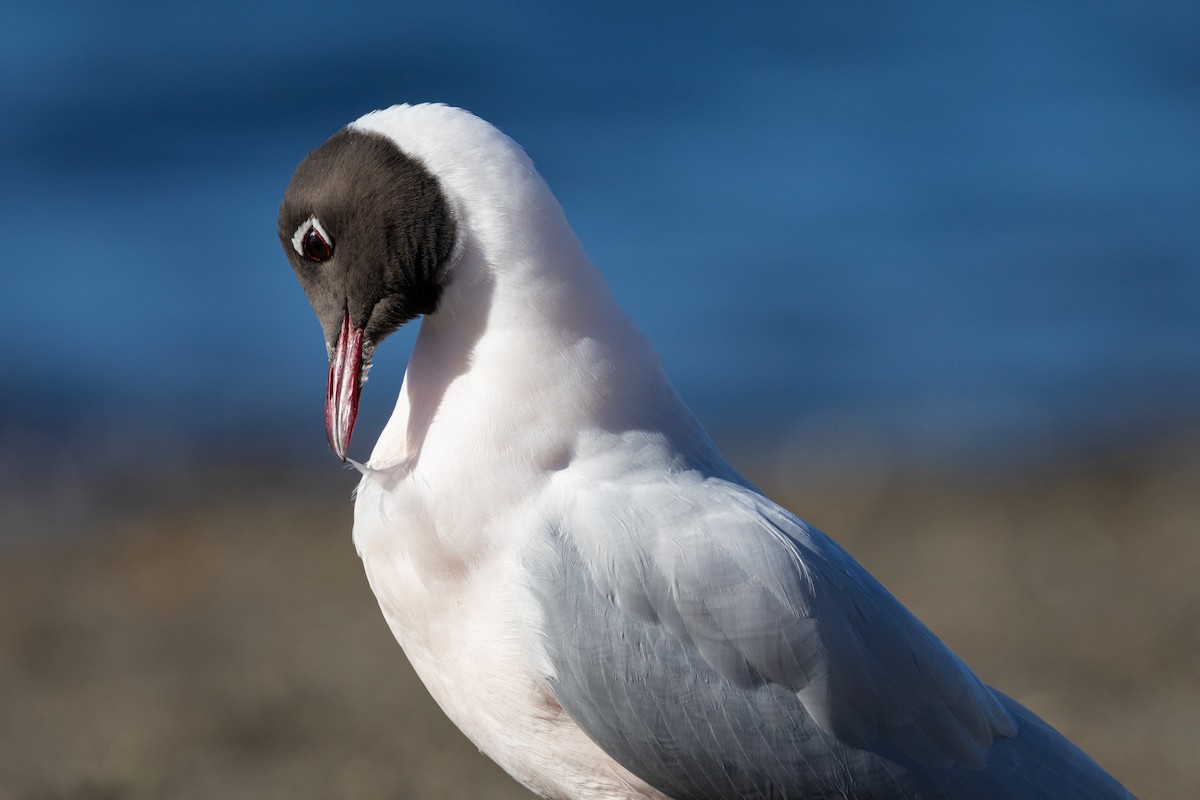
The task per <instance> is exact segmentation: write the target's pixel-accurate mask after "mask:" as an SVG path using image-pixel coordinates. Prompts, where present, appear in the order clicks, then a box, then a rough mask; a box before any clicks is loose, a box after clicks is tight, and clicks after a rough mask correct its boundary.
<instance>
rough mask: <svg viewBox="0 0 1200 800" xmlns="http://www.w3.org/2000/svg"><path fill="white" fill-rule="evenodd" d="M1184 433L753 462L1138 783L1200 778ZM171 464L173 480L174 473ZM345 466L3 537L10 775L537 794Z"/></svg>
mask: <svg viewBox="0 0 1200 800" xmlns="http://www.w3.org/2000/svg"><path fill="white" fill-rule="evenodd" d="M1198 463H1200V459H1197V458H1183V457H1179V456H1178V455H1176V456H1174V457H1162V456H1156V457H1149V456H1143V457H1130V458H1124V459H1116V460H1110V461H1108V462H1106V463H1104V464H1099V465H1096V464H1092V465H1078V466H1075V467H1072V468H1061V469H1049V468H1047V469H1042V470H1039V471H1035V472H1033V473H1029V472H1025V473H1023V474H1022V476H1021V477H1020V479H1015V478H1013V477H1011V476H1003V475H992V476H987V477H980V476H958V477H952V478H947V477H945V476H941V477H936V478H935V477H927V478H913V477H911V476H908V477H901V476H899V475H897V474H894V473H891V472H888V471H879V472H878V473H875V474H874V475H873V476H872V477H871V478H870V479H863V478H859V479H856V480H855V481H853V482H848V481H841V480H834V479H829V478H817V477H814V476H801V475H794V474H784V473H781V472H780V471H778V470H776V469H772V468H771V467H770V466H769V465H762V464H760V465H759V468H758V469H753V468H752V469H747V473H748V474H750V475H751V477H752V478H754V479H756V480H757V481H758V482H759V484H760V485H762V486H763V487H764V488H765V489H767V490H768V491H769V493H771V494H772V495H773V496H775V497H776V498H777V499H780V500H781V501H782V502H784V503H785V504H786V505H788V506H789V507H790V508H793V509H794V510H796V511H798V512H799V513H800V514H801V515H802V516H804V517H806V518H807V519H809V520H810V521H812V522H813V523H815V524H817V525H818V526H820V527H822V528H824V529H825V530H827V531H828V532H830V533H831V534H833V535H834V536H835V538H837V539H838V540H839V541H841V542H842V543H843V544H844V545H845V546H846V547H847V548H848V549H849V550H850V551H851V552H852V553H854V554H855V555H856V556H857V557H858V558H859V559H860V560H861V561H862V562H863V563H864V564H865V565H866V566H867V567H868V568H869V569H871V570H872V571H873V572H874V573H875V575H876V576H877V577H879V578H880V580H882V581H883V583H884V584H885V585H887V586H888V587H889V588H890V589H892V591H893V592H894V593H895V594H896V595H897V596H899V597H900V599H901V600H902V601H904V602H905V603H906V604H907V605H909V607H910V608H912V609H913V611H915V612H916V613H917V615H918V616H920V617H921V618H922V619H924V620H925V622H926V623H927V624H929V625H930V627H932V628H933V630H934V631H935V632H936V633H938V634H939V635H940V636H941V637H942V638H943V639H944V640H946V642H947V643H948V644H950V646H951V647H952V648H954V649H955V650H956V651H957V652H958V653H959V654H960V655H961V656H962V657H963V659H964V660H965V661H966V662H967V663H968V664H970V665H971V666H972V667H973V668H975V669H976V671H978V672H979V673H980V675H981V676H982V677H983V678H984V679H986V680H987V681H988V682H990V683H992V684H993V685H995V686H997V687H999V688H1001V689H1003V690H1004V691H1006V692H1008V693H1009V694H1011V695H1013V696H1014V697H1016V698H1017V699H1019V700H1020V701H1021V702H1023V703H1025V704H1027V705H1029V706H1030V707H1032V708H1033V709H1034V710H1036V711H1037V712H1038V713H1040V714H1041V715H1042V716H1044V717H1045V718H1046V719H1047V720H1049V721H1050V722H1051V723H1053V724H1054V725H1056V726H1057V727H1058V728H1059V729H1060V730H1062V731H1063V732H1064V733H1065V734H1066V735H1067V736H1069V737H1070V738H1072V739H1074V740H1075V741H1076V742H1078V743H1079V744H1080V745H1081V746H1082V747H1083V748H1084V749H1085V750H1087V751H1089V752H1090V753H1091V754H1092V755H1093V756H1094V757H1095V758H1096V759H1097V760H1098V761H1100V762H1101V763H1102V764H1104V765H1105V766H1106V767H1107V768H1108V769H1109V770H1110V771H1112V772H1113V773H1114V774H1115V775H1117V776H1118V777H1119V778H1120V779H1121V780H1122V781H1124V782H1125V783H1126V784H1127V785H1128V786H1129V787H1130V788H1131V789H1132V790H1133V791H1134V792H1135V793H1136V794H1138V796H1140V797H1142V798H1144V799H1146V798H1180V799H1182V798H1192V797H1200V756H1198V755H1197V753H1198V750H1197V742H1198V741H1200V677H1198V676H1200V577H1198V576H1200V535H1198V534H1200V488H1198V487H1200V469H1198V466H1197V465H1198ZM176 484H178V481H176ZM351 485H352V479H351V477H350V476H349V475H344V474H339V473H338V472H337V471H336V470H334V469H330V470H329V471H328V472H325V473H323V474H321V475H320V476H312V475H303V474H295V475H284V476H281V477H280V478H279V479H278V480H277V481H276V482H274V483H272V484H271V485H264V484H262V483H261V482H257V483H255V482H253V481H252V480H251V478H250V477H249V473H244V472H240V471H236V470H235V471H232V472H218V471H207V472H205V474H204V475H203V476H199V475H197V476H192V478H190V479H189V482H188V483H187V485H186V487H184V488H183V489H182V490H181V489H180V488H179V486H178V485H176V487H175V490H174V491H172V492H166V493H163V495H159V496H155V493H154V492H152V491H148V490H147V489H145V488H144V487H143V488H142V489H141V490H140V491H138V492H132V491H131V492H129V493H128V495H127V496H124V497H122V496H120V495H119V494H118V495H117V496H118V497H119V499H118V500H116V501H114V502H112V503H110V504H109V505H110V507H109V508H108V510H107V511H106V512H104V513H103V514H96V515H94V516H93V518H92V520H91V522H92V525H93V527H96V528H98V529H100V530H98V531H97V532H94V533H93V534H91V535H89V536H87V537H84V538H82V539H75V540H71V541H69V542H59V543H57V544H56V545H54V546H52V547H47V546H44V545H43V546H33V545H31V544H30V543H29V542H28V541H21V540H20V537H17V540H16V541H12V538H13V537H7V538H8V539H9V541H7V543H6V544H4V545H2V546H0V797H2V798H15V799H16V800H52V799H56V798H72V799H79V800H84V799H86V800H124V799H125V798H131V799H132V798H137V799H139V800H140V799H141V798H181V799H182V800H190V799H191V798H221V799H222V800H235V799H239V798H247V800H248V799H249V798H255V800H270V799H271V798H289V800H296V799H297V798H356V799H358V800H371V799H372V798H391V799H396V798H431V799H432V798H438V799H439V800H453V799H454V798H464V800H465V798H484V797H487V798H505V797H509V798H518V797H529V796H530V795H528V794H527V793H526V792H524V791H523V790H522V789H520V787H518V786H517V785H516V784H514V783H513V782H512V781H511V780H509V779H508V778H507V777H506V776H505V775H503V774H502V773H501V772H500V771H499V770H498V769H497V768H496V767H494V766H493V765H492V764H491V763H490V762H489V761H488V760H487V759H485V758H484V757H483V756H481V755H480V754H479V753H477V752H476V751H475V750H474V748H473V747H472V746H471V745H470V743H469V742H467V741H466V740H465V739H464V738H463V737H462V736H461V735H460V734H459V733H458V732H457V731H456V730H455V729H454V728H453V727H452V726H451V725H450V724H449V723H448V722H447V721H446V720H445V719H444V718H443V716H442V715H441V713H440V712H439V710H438V709H437V708H436V706H435V705H434V704H433V703H432V701H431V700H430V699H429V698H428V696H427V695H426V694H425V692H424V690H423V689H422V687H421V686H420V685H419V683H418V682H417V680H416V679H415V677H414V676H413V674H412V672H411V670H410V669H409V667H408V665H407V662H406V661H405V659H404V656H403V654H402V653H401V651H400V649H399V648H398V647H397V646H396V645H395V643H394V642H393V640H392V638H391V636H390V634H389V632H388V630H387V628H386V626H385V625H384V623H383V621H382V619H381V618H380V616H379V613H378V610H377V608H376V607H375V603H374V600H373V598H372V596H371V594H370V592H369V590H368V588H367V585H366V581H365V579H364V578H363V576H362V574H361V570H360V566H359V563H358V559H357V557H356V556H355V553H354V549H353V547H352V545H351V542H350V534H349V528H350V519H351V507H350V502H349V491H350V487H351Z"/></svg>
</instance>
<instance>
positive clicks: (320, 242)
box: [292, 216, 333, 264]
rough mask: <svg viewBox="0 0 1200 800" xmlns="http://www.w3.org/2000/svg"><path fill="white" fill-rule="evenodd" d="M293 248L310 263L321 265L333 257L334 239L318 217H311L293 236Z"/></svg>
mask: <svg viewBox="0 0 1200 800" xmlns="http://www.w3.org/2000/svg"><path fill="white" fill-rule="evenodd" d="M292 248H293V249H294V250H295V251H296V252H297V253H298V254H299V255H301V256H303V257H304V258H306V259H308V260H309V261H313V262H316V263H318V264H320V263H321V262H322V261H328V260H329V259H330V257H332V256H333V237H332V236H330V235H329V234H328V233H327V232H326V231H325V228H323V227H322V226H321V221H320V220H318V219H317V218H316V216H311V217H309V218H308V219H306V220H305V221H304V222H302V223H301V224H300V227H298V228H296V232H295V233H294V234H292Z"/></svg>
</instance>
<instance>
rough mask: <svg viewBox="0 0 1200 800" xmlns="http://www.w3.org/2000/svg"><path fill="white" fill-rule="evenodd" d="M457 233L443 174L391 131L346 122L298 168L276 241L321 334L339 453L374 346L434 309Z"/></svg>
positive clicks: (330, 430)
mask: <svg viewBox="0 0 1200 800" xmlns="http://www.w3.org/2000/svg"><path fill="white" fill-rule="evenodd" d="M454 240H455V220H454V216H453V214H452V212H451V209H450V206H449V203H448V202H447V200H446V196H445V195H444V194H443V192H442V189H441V187H440V186H439V184H438V181H437V179H436V178H435V177H434V176H433V175H432V174H431V173H430V172H429V171H428V170H427V169H426V168H425V167H424V166H423V165H422V164H421V163H420V162H419V161H418V160H416V159H414V158H412V157H410V156H408V155H406V154H405V153H404V152H403V151H401V149H400V148H399V147H398V146H397V145H396V144H395V143H394V142H392V141H391V140H389V139H388V138H387V137H385V136H382V135H380V134H377V133H373V132H370V131H362V130H356V129H353V128H346V129H343V130H341V131H339V132H338V133H337V134H335V135H334V136H333V137H332V138H330V139H329V140H328V141H327V142H325V143H324V144H323V145H321V146H320V147H319V148H317V149H316V150H314V151H313V152H311V153H309V155H308V156H307V157H306V158H305V159H304V160H303V161H302V162H301V163H300V166H299V167H297V168H296V172H295V174H294V175H293V176H292V179H291V182H290V183H289V185H288V188H287V192H286V193H285V194H284V198H283V203H282V204H281V205H280V208H279V241H280V243H281V244H282V245H283V249H284V252H285V253H286V254H287V256H288V260H289V261H290V262H291V264H292V268H293V269H294V270H295V272H296V277H297V278H299V280H300V285H301V287H302V288H303V289H304V293H305V294H306V295H307V296H308V300H309V302H310V303H311V304H312V308H313V311H315V312H316V315H317V319H318V321H319V322H320V323H321V329H322V330H323V332H324V334H325V345H326V349H327V351H328V354H329V378H328V384H327V389H326V396H325V431H326V434H327V436H328V438H329V446H330V448H332V450H333V452H334V453H335V454H336V455H337V457H338V458H340V459H342V460H343V461H344V460H345V458H346V452H347V450H348V448H349V446H350V437H351V434H352V433H353V430H354V421H355V419H356V417H357V415H358V400H359V393H360V391H361V389H362V384H363V382H364V381H365V380H366V375H367V370H368V368H369V367H370V364H371V358H372V356H373V355H374V352H375V347H376V346H377V345H378V344H379V343H380V342H381V341H383V339H384V338H385V337H387V336H388V335H389V334H390V333H392V331H394V330H396V329H397V328H399V327H400V326H401V325H403V324H405V323H406V322H409V321H411V320H413V319H415V318H416V317H418V316H421V315H429V314H432V313H433V312H434V311H435V310H436V309H437V307H438V302H439V300H440V299H441V295H442V290H443V288H444V286H445V284H446V281H447V279H448V262H449V260H450V257H451V253H452V252H453V249H454Z"/></svg>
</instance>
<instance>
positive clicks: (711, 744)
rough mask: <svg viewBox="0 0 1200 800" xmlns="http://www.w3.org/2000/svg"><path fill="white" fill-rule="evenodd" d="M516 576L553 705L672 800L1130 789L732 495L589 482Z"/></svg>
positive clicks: (756, 504)
mask: <svg viewBox="0 0 1200 800" xmlns="http://www.w3.org/2000/svg"><path fill="white" fill-rule="evenodd" d="M529 566H530V574H531V575H532V576H534V577H533V584H532V586H533V589H534V591H535V593H536V594H537V595H538V597H539V598H540V600H541V603H542V611H543V615H544V625H545V646H546V648H547V654H548V662H549V664H550V666H551V670H552V673H551V674H550V675H548V676H547V678H548V680H549V681H550V683H551V685H552V687H553V688H554V691H555V693H556V695H557V697H558V700H559V702H560V703H561V704H562V706H563V708H564V709H565V710H566V711H567V713H569V714H570V715H571V717H572V718H573V719H574V720H575V722H576V723H577V724H579V726H580V727H581V728H582V729H583V730H584V731H585V732H586V733H587V734H588V735H589V736H590V737H591V738H592V739H593V740H594V741H595V742H596V743H597V744H598V745H600V747H601V748H603V749H604V750H605V751H606V752H607V753H609V755H611V756H612V757H613V758H615V759H616V760H617V761H618V762H620V763H621V764H622V765H624V766H625V767H626V768H628V769H629V770H630V771H631V772H633V773H634V774H636V775H638V776H639V777H640V778H642V779H643V780H646V781H647V782H648V783H650V784H651V785H653V786H656V787H657V788H659V789H661V790H662V791H664V792H665V793H667V794H668V795H670V796H671V797H674V798H678V799H679V800H684V799H685V798H686V799H687V800H692V799H694V800H714V799H715V798H721V799H722V800H724V799H725V798H747V797H763V798H800V797H805V798H807V797H847V798H848V797H853V798H884V797H886V798H896V797H914V798H915V797H925V798H932V797H948V798H949V797H954V798H958V797H975V798H993V797H995V798H1000V797H1010V796H1012V797H1030V798H1035V797H1045V798H1050V797H1054V798H1071V797H1080V798H1083V797H1088V798H1093V797H1126V796H1128V795H1127V793H1125V792H1124V790H1122V789H1121V788H1120V787H1119V785H1117V784H1116V782H1115V781H1113V780H1112V779H1111V778H1110V777H1109V776H1108V775H1106V774H1105V773H1104V772H1103V770H1101V769H1100V768H1099V767H1097V766H1095V764H1094V763H1093V762H1091V761H1090V760H1089V759H1088V758H1087V756H1086V755H1084V754H1083V753H1082V752H1080V751H1079V750H1078V749H1076V748H1074V747H1073V746H1072V745H1070V743H1068V742H1067V741H1066V740H1065V739H1063V738H1062V737H1061V736H1059V735H1058V734H1057V733H1056V732H1054V731H1053V729H1051V728H1049V726H1046V725H1045V724H1044V723H1042V722H1041V721H1040V720H1038V719H1037V718H1036V717H1034V716H1033V715H1031V714H1029V712H1027V711H1025V710H1024V709H1022V708H1020V706H1017V705H1016V704H1015V703H1012V702H1011V701H1009V700H1008V699H1007V698H1004V697H1003V696H1002V695H999V694H998V693H996V692H993V691H992V690H991V689H989V688H988V687H986V686H984V685H983V684H982V683H981V682H980V681H979V680H978V679H977V678H976V677H975V676H974V675H973V674H972V673H971V672H970V670H968V669H967V668H966V666H964V665H963V664H962V662H960V661H959V660H958V659H957V658H956V657H955V656H954V655H953V654H952V653H951V652H950V651H949V650H948V649H947V648H946V647H945V646H944V645H943V644H942V643H941V642H940V641H939V640H938V639H937V638H936V637H935V636H934V635H933V634H932V633H931V632H930V631H929V630H928V629H927V628H925V627H924V626H923V625H922V624H921V623H920V622H919V621H918V620H917V619H916V618H915V617H913V616H912V615H911V614H910V613H909V612H908V611H907V610H906V609H905V608H904V607H903V606H902V605H901V604H900V603H899V602H898V601H897V600H895V598H893V597H892V596H891V595H890V594H889V593H888V592H887V591H886V590H885V589H884V588H883V587H882V586H881V585H880V584H879V583H878V582H876V581H875V580H874V579H873V578H872V577H871V576H870V575H869V574H868V573H867V572H866V571H865V570H864V569H862V567H860V566H859V565H858V564H857V563H856V562H855V561H854V560H853V559H852V558H851V557H850V556H849V555H848V554H846V553H845V551H843V550H841V549H840V548H839V547H837V545H836V544H834V543H833V542H832V541H831V540H829V539H828V538H827V537H826V536H824V535H823V534H822V533H820V531H817V530H816V529H814V528H811V527H809V526H808V525H806V524H805V523H804V522H802V521H800V520H799V519H797V518H796V517H794V516H792V515H791V514H789V513H787V512H786V511H784V510H783V509H781V508H779V507H778V506H776V505H774V504H772V503H770V501H768V500H766V499H765V498H763V497H762V496H761V495H758V494H757V493H755V492H753V491H752V490H750V489H747V488H746V487H743V486H740V485H738V484H733V483H729V482H726V481H721V480H713V479H708V480H702V479H699V478H697V479H695V480H690V479H687V478H683V479H676V480H675V481H673V482H672V483H671V484H669V485H666V484H663V485H653V484H650V485H643V486H639V487H635V488H632V489H631V488H630V487H628V486H623V487H622V488H621V489H620V490H619V491H617V490H615V489H613V490H611V491H609V490H606V489H605V488H604V487H603V486H595V485H593V486H592V487H589V489H588V491H586V492H580V493H579V495H578V497H577V498H576V499H575V500H574V502H573V504H572V507H571V509H570V511H569V512H567V513H566V514H565V515H564V517H563V519H562V521H561V524H560V525H558V526H557V527H556V528H555V530H554V531H553V533H552V535H551V536H549V537H548V538H547V539H546V540H545V541H544V542H543V543H542V547H541V549H539V550H537V551H535V552H533V553H531V556H530V563H529ZM1019 729H1020V730H1021V733H1020V735H1018V730H1019Z"/></svg>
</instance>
